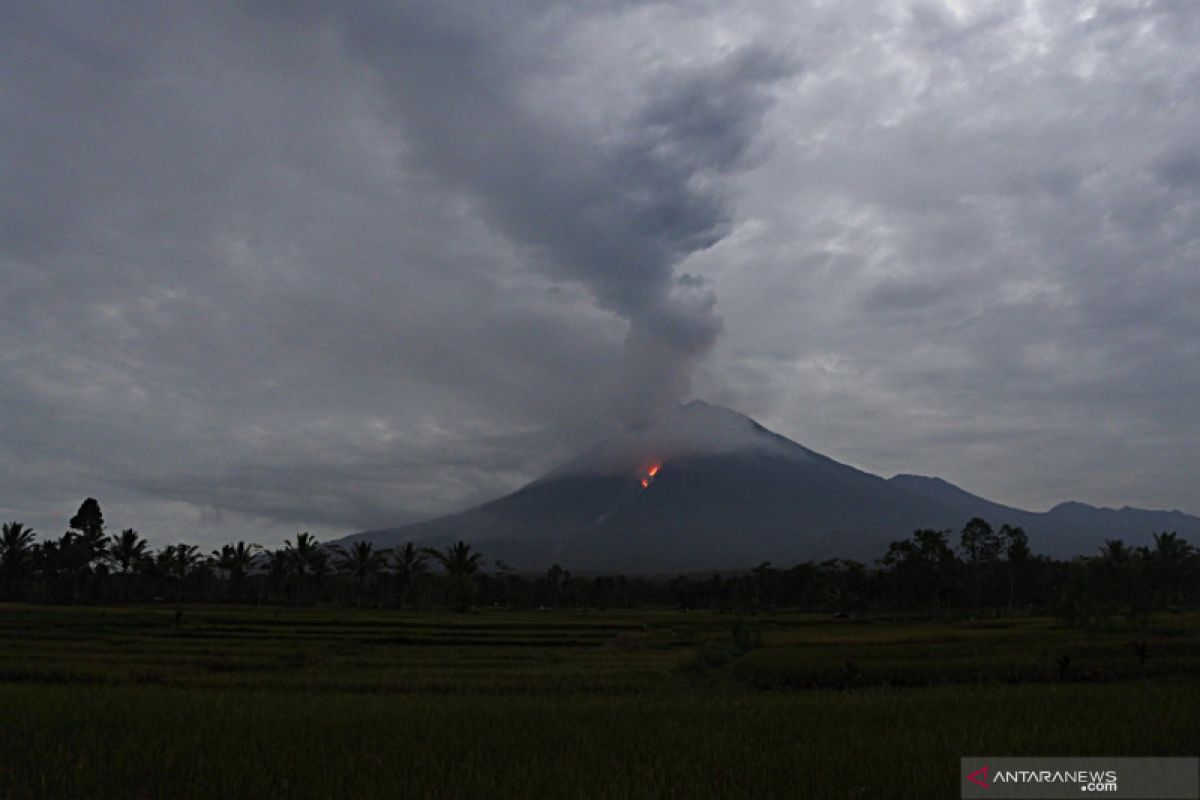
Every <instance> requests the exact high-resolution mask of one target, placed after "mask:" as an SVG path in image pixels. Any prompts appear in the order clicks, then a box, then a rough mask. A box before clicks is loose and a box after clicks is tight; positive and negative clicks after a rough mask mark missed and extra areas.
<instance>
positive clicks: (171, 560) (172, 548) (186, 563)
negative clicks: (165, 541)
mask: <svg viewBox="0 0 1200 800" xmlns="http://www.w3.org/2000/svg"><path fill="white" fill-rule="evenodd" d="M201 560H202V558H201V555H200V548H199V547H197V546H196V545H194V544H172V545H168V546H166V547H164V548H163V549H162V550H160V551H159V552H158V556H157V557H156V559H155V561H156V562H157V564H158V567H159V568H160V569H161V570H162V571H163V572H164V573H165V574H166V575H167V576H169V577H170V578H172V579H174V581H175V602H176V603H182V602H183V585H184V583H185V582H186V581H187V579H188V578H190V577H192V576H194V575H195V574H196V573H197V572H198V571H199V568H200V565H201V563H200V562H201ZM179 613H180V612H176V616H177V617H178V615H179Z"/></svg>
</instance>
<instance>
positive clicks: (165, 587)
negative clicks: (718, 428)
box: [0, 497, 1200, 625]
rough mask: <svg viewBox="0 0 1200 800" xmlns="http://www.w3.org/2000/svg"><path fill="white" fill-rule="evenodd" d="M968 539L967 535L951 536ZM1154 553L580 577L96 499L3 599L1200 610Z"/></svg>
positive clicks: (26, 566)
mask: <svg viewBox="0 0 1200 800" xmlns="http://www.w3.org/2000/svg"><path fill="white" fill-rule="evenodd" d="M955 538H957V543H955V542H954V539H955ZM1153 542H1154V544H1153V546H1152V547H1137V548H1132V547H1129V546H1127V545H1126V544H1125V543H1124V542H1123V541H1122V540H1120V539H1113V540H1109V541H1107V542H1106V543H1105V545H1104V546H1103V548H1101V550H1100V552H1099V553H1097V554H1096V555H1095V556H1091V557H1080V558H1077V559H1074V560H1070V561H1063V560H1057V559H1052V558H1049V557H1046V556H1039V555H1035V554H1034V553H1033V552H1032V551H1031V550H1030V547H1029V540H1028V537H1027V536H1026V534H1025V532H1024V531H1023V530H1022V529H1021V528H1018V527H1012V526H1009V525H1002V526H1001V527H1000V528H999V529H993V528H992V526H991V525H990V524H989V523H988V522H987V521H985V520H983V519H980V518H975V519H972V520H970V521H969V522H967V524H966V525H965V526H964V527H963V528H962V530H961V531H959V532H958V534H957V536H956V535H955V534H954V532H953V531H949V530H932V529H924V530H918V531H915V532H914V533H913V535H912V536H911V537H910V538H907V539H903V540H898V541H894V542H892V543H891V544H890V545H889V547H888V549H887V552H886V553H884V554H883V555H882V557H881V558H880V559H879V560H878V561H877V562H876V563H875V564H873V565H867V564H864V563H861V562H858V561H853V560H847V559H831V560H827V561H822V562H812V561H809V562H804V563H801V564H796V565H794V566H791V567H787V568H779V567H775V566H773V565H772V564H771V563H770V562H764V563H762V564H760V565H758V566H757V567H755V568H753V569H750V570H741V571H733V572H724V573H723V572H713V573H710V574H705V575H696V574H688V575H676V576H670V577H656V578H650V577H641V576H627V575H607V576H586V577H585V576H575V575H572V574H571V573H570V571H568V570H566V569H564V568H563V567H562V566H560V565H557V564H556V565H554V566H552V567H551V568H550V569H549V570H547V571H546V572H545V573H544V574H541V575H527V574H522V573H520V572H519V571H518V570H516V569H514V568H513V567H511V566H509V565H507V564H504V563H503V562H494V568H493V569H489V570H485V569H483V556H482V554H481V553H479V552H477V551H475V550H474V549H473V548H472V546H471V545H470V544H467V543H466V542H457V543H455V544H453V545H450V546H448V547H446V548H444V549H435V548H421V547H418V546H416V545H415V544H414V543H411V542H410V543H407V544H405V545H403V546H401V547H397V548H394V549H379V548H376V547H375V546H374V545H372V544H371V543H370V542H366V541H358V542H354V543H352V544H351V545H350V546H349V547H342V546H339V545H325V544H321V543H320V542H318V541H317V539H316V538H315V537H313V536H312V535H310V534H308V533H298V534H296V535H295V536H294V537H293V538H291V539H289V540H287V541H286V542H285V543H284V545H283V546H282V547H280V548H277V549H273V550H272V549H268V548H263V547H261V546H259V545H257V544H248V543H246V542H244V541H240V542H237V543H231V544H226V545H224V546H222V547H221V548H220V549H217V550H213V551H211V552H210V553H203V552H201V550H200V548H199V547H197V546H196V545H191V544H174V545H168V546H166V547H162V548H160V549H158V550H152V549H151V548H150V546H149V544H148V543H147V541H146V540H145V539H144V538H142V536H141V535H140V534H139V533H138V532H137V531H136V530H134V529H132V528H126V529H124V530H122V531H121V532H120V533H117V534H112V535H110V534H108V533H107V531H106V529H105V522H104V515H103V513H102V511H101V509H100V504H99V503H98V502H97V501H96V500H95V499H94V498H90V497H89V498H87V499H86V500H85V501H84V502H83V503H82V504H81V505H80V507H79V510H78V512H77V513H76V514H75V515H74V516H73V517H72V518H71V519H70V521H69V529H68V530H67V531H66V532H65V533H63V535H62V536H60V537H58V538H56V539H47V540H44V541H37V537H36V534H35V532H34V531H32V530H30V529H29V528H27V527H25V526H24V525H23V524H22V523H20V522H10V523H6V524H4V525H3V529H2V531H0V599H3V600H18V601H28V602H43V603H107V602H115V603H129V602H135V603H143V602H156V601H157V602H175V603H183V602H217V603H275V604H285V605H313V604H337V605H352V606H371V607H399V608H408V609H413V610H420V609H425V608H438V609H458V610H465V609H468V608H470V607H471V606H473V605H486V606H501V607H510V608H539V607H581V608H627V607H637V606H652V605H659V606H663V605H673V606H678V607H680V608H684V609H700V608H707V609H715V610H731V611H732V610H736V611H770V610H774V609H784V608H788V609H808V610H821V611H830V612H833V613H842V614H852V613H860V612H868V611H881V610H904V611H913V612H934V613H945V612H953V611H971V610H978V609H985V608H993V609H998V608H1004V609H1011V610H1014V611H1015V610H1024V611H1037V612H1052V613H1055V614H1057V615H1058V616H1059V617H1060V618H1061V619H1063V620H1064V621H1065V622H1067V623H1069V624H1077V625H1088V624H1095V623H1097V622H1101V621H1103V620H1106V619H1110V618H1112V617H1115V616H1119V615H1123V616H1125V617H1127V618H1129V619H1130V620H1132V621H1134V622H1137V623H1140V624H1146V622H1147V621H1148V620H1149V617H1150V615H1151V614H1152V613H1153V612H1155V611H1161V610H1175V609H1183V608H1194V607H1196V606H1197V605H1200V557H1198V555H1197V552H1196V550H1195V549H1194V548H1193V547H1192V546H1191V545H1190V544H1189V543H1187V542H1186V541H1185V540H1183V539H1182V538H1180V537H1179V536H1178V535H1176V534H1175V533H1173V532H1162V533H1156V534H1154V538H1153Z"/></svg>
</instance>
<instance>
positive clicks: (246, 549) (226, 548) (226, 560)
mask: <svg viewBox="0 0 1200 800" xmlns="http://www.w3.org/2000/svg"><path fill="white" fill-rule="evenodd" d="M261 549H262V545H258V544H246V543H245V542H238V543H237V544H226V545H222V546H221V549H220V550H214V551H213V552H212V561H213V564H214V565H215V566H216V567H217V569H219V570H221V572H223V573H224V574H225V575H226V576H227V577H228V578H229V584H230V587H229V588H230V593H231V595H232V596H233V599H234V600H236V601H239V602H240V601H241V600H242V594H243V586H244V585H245V582H246V573H247V571H249V569H250V565H251V563H253V561H254V554H255V553H256V552H257V551H259V550H261Z"/></svg>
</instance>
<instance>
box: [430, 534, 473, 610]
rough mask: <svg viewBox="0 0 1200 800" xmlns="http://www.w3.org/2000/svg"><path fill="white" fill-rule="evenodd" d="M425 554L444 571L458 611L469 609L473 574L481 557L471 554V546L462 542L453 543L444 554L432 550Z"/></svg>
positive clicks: (471, 598) (471, 597)
mask: <svg viewBox="0 0 1200 800" xmlns="http://www.w3.org/2000/svg"><path fill="white" fill-rule="evenodd" d="M425 552H426V553H428V554H429V555H430V556H432V557H433V559H434V560H435V561H437V562H438V563H439V564H441V565H442V569H444V570H445V571H446V577H447V578H449V580H450V595H451V597H453V598H454V602H455V606H456V607H457V608H458V610H459V611H467V610H468V609H470V608H471V601H472V600H473V599H474V596H475V573H476V572H478V571H479V562H480V561H481V560H482V559H483V556H482V555H481V554H479V553H472V552H471V545H469V544H467V543H466V542H463V541H458V542H455V543H454V544H452V545H450V546H449V547H447V548H446V550H445V551H444V552H443V551H441V550H435V549H432V548H428V549H426V551H425Z"/></svg>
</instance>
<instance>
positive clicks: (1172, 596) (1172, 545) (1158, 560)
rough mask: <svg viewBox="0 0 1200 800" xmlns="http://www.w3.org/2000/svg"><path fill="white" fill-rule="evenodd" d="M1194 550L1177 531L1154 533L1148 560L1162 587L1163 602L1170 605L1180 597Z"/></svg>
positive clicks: (1186, 581) (1185, 583) (1186, 580)
mask: <svg viewBox="0 0 1200 800" xmlns="http://www.w3.org/2000/svg"><path fill="white" fill-rule="evenodd" d="M1194 555H1195V551H1194V550H1193V549H1192V546H1191V545H1190V544H1188V543H1187V541H1185V540H1184V539H1181V538H1180V537H1179V535H1178V534H1177V533H1175V532H1174V531H1171V532H1170V533H1167V532H1166V531H1164V532H1162V533H1156V534H1154V548H1153V549H1152V550H1151V551H1150V562H1151V564H1152V565H1153V569H1154V571H1155V573H1156V577H1157V578H1158V583H1159V586H1160V587H1162V594H1163V602H1164V603H1166V604H1167V605H1172V604H1174V603H1176V602H1178V601H1179V600H1180V599H1181V595H1182V594H1183V593H1184V590H1185V587H1186V585H1187V583H1188V579H1187V578H1188V572H1189V571H1190V569H1191V566H1192V561H1193V558H1194Z"/></svg>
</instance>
